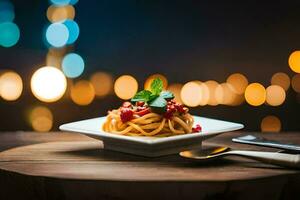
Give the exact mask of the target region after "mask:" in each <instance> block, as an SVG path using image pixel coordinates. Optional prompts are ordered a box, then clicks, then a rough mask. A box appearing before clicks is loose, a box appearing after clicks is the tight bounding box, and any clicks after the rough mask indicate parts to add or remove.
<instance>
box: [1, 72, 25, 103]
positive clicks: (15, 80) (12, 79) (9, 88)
mask: <svg viewBox="0 0 300 200" xmlns="http://www.w3.org/2000/svg"><path fill="white" fill-rule="evenodd" d="M22 91H23V82H22V78H21V77H20V75H19V74H17V73H15V72H12V71H8V72H4V73H3V74H2V75H0V96H1V97H2V98H3V99H4V100H6V101H15V100H17V99H18V98H19V97H20V96H21V94H22Z"/></svg>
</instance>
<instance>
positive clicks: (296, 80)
mask: <svg viewBox="0 0 300 200" xmlns="http://www.w3.org/2000/svg"><path fill="white" fill-rule="evenodd" d="M292 88H293V89H294V90H295V92H298V93H300V74H295V75H294V76H293V78H292Z"/></svg>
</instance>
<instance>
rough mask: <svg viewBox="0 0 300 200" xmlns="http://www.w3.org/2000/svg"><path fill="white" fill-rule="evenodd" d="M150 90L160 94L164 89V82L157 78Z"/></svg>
mask: <svg viewBox="0 0 300 200" xmlns="http://www.w3.org/2000/svg"><path fill="white" fill-rule="evenodd" d="M150 88H151V89H150V90H151V92H152V93H153V94H154V95H159V94H160V93H161V91H162V89H163V82H162V80H161V79H160V78H156V79H154V80H153V81H152V83H151V86H150Z"/></svg>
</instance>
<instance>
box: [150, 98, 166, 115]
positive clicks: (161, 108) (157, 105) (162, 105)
mask: <svg viewBox="0 0 300 200" xmlns="http://www.w3.org/2000/svg"><path fill="white" fill-rule="evenodd" d="M149 106H150V108H151V110H152V111H153V112H156V113H164V112H165V111H166V110H167V101H166V100H165V99H164V98H162V97H157V98H156V99H154V100H153V101H151V102H150V104H149Z"/></svg>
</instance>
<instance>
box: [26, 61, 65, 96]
mask: <svg viewBox="0 0 300 200" xmlns="http://www.w3.org/2000/svg"><path fill="white" fill-rule="evenodd" d="M66 88H67V80H66V77H65V76H64V74H63V73H62V72H61V71H60V70H59V69H57V68H55V67H51V66H46V67H42V68H40V69H38V70H37V71H36V72H34V74H33V76H32V78H31V91H32V93H33V95H34V96H35V97H36V98H37V99H39V100H41V101H44V102H55V101H57V100H59V99H60V98H61V97H62V96H63V95H64V93H65V91H66Z"/></svg>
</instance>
